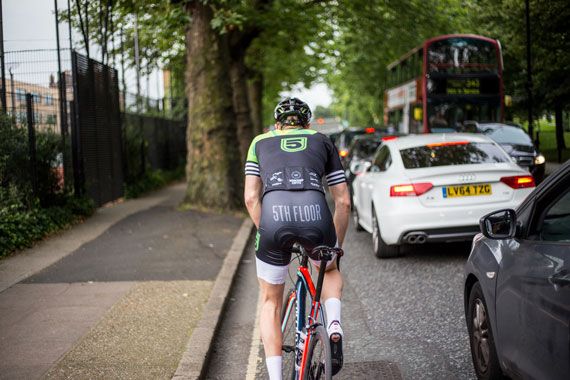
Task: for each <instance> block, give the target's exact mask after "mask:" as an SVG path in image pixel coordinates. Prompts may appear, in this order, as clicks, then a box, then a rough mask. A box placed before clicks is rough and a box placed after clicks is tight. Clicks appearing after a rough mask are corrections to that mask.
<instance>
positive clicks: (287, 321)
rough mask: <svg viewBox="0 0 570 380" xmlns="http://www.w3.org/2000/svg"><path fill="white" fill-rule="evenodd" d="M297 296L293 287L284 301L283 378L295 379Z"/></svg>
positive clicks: (282, 325)
mask: <svg viewBox="0 0 570 380" xmlns="http://www.w3.org/2000/svg"><path fill="white" fill-rule="evenodd" d="M296 314H297V297H296V295H295V289H291V290H290V291H289V292H288V293H287V295H286V297H285V301H284V302H283V310H282V313H281V332H282V333H283V378H284V379H286V380H294V379H295V355H296V354H295V332H296Z"/></svg>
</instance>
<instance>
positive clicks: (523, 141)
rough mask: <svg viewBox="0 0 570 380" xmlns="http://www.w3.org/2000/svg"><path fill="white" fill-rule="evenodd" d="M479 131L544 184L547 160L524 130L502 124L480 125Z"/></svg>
mask: <svg viewBox="0 0 570 380" xmlns="http://www.w3.org/2000/svg"><path fill="white" fill-rule="evenodd" d="M477 130H478V132H480V133H484V134H485V135H487V136H489V137H490V138H491V139H493V140H494V141H495V142H496V143H498V144H499V145H501V146H502V147H503V149H504V150H505V151H506V152H507V153H508V154H509V155H510V156H511V157H513V158H514V159H515V160H516V162H517V164H519V166H521V167H523V168H524V169H527V170H528V171H529V172H530V173H531V174H532V176H533V177H534V180H535V182H536V183H537V184H538V183H540V182H542V180H543V179H544V170H545V166H546V164H545V161H546V160H545V158H544V156H543V155H542V154H540V153H539V152H538V151H537V150H536V149H535V147H534V144H533V143H532V140H531V138H530V136H529V135H528V134H527V133H526V132H525V131H524V130H523V129H522V128H520V127H518V126H513V125H507V124H500V123H478V124H477Z"/></svg>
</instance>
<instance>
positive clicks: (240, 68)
mask: <svg viewBox="0 0 570 380" xmlns="http://www.w3.org/2000/svg"><path fill="white" fill-rule="evenodd" d="M230 77H231V80H232V90H233V105H234V112H235V116H236V124H237V133H238V141H239V150H240V157H241V160H240V162H241V163H242V164H245V158H246V157H247V150H248V149H249V144H251V140H252V139H253V124H252V122H251V117H250V112H249V101H248V95H247V77H246V67H245V62H244V54H243V53H242V54H237V56H236V58H235V59H232V62H231V67H230Z"/></svg>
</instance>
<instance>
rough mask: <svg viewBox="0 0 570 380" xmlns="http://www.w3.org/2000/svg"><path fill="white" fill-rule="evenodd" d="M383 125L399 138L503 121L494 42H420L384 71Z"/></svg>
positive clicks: (449, 38)
mask: <svg viewBox="0 0 570 380" xmlns="http://www.w3.org/2000/svg"><path fill="white" fill-rule="evenodd" d="M386 81H387V86H386V91H385V92H384V123H385V125H386V126H388V127H393V128H394V129H395V130H396V131H398V132H400V133H422V132H423V133H429V132H454V131H465V130H468V127H469V124H470V123H469V121H476V122H501V121H503V118H504V94H503V58H502V53H501V45H500V43H499V41H498V40H494V39H491V38H487V37H482V36H477V35H473V34H451V35H445V36H438V37H434V38H431V39H429V40H426V41H424V43H423V44H422V45H421V46H418V47H416V48H415V49H413V50H411V51H409V52H408V53H407V54H405V55H404V56H403V57H402V58H400V59H399V60H397V61H395V62H393V63H391V64H390V65H388V67H387V77H386Z"/></svg>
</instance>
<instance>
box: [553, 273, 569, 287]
mask: <svg viewBox="0 0 570 380" xmlns="http://www.w3.org/2000/svg"><path fill="white" fill-rule="evenodd" d="M548 282H550V283H551V284H552V285H557V286H560V287H562V286H570V273H568V271H567V270H565V269H563V270H561V271H560V272H556V273H554V274H553V275H552V276H550V277H548Z"/></svg>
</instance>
